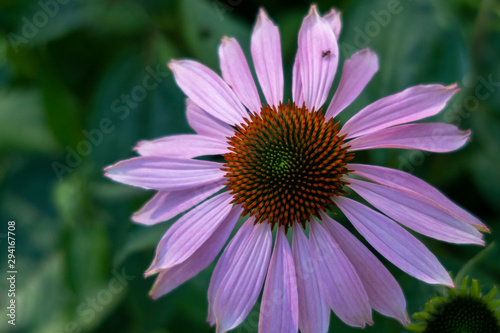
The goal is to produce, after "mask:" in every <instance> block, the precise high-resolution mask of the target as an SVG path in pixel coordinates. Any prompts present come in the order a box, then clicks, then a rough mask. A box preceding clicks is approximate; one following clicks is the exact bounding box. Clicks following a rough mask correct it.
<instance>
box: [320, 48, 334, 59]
mask: <svg viewBox="0 0 500 333" xmlns="http://www.w3.org/2000/svg"><path fill="white" fill-rule="evenodd" d="M331 53H332V52H331V51H330V50H328V51H323V53H322V55H321V57H322V58H326V57H328V56H329V55H330V54H331Z"/></svg>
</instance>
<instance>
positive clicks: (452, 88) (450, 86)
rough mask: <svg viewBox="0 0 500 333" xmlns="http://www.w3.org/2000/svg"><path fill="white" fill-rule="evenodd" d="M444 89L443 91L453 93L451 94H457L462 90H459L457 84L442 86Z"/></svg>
mask: <svg viewBox="0 0 500 333" xmlns="http://www.w3.org/2000/svg"><path fill="white" fill-rule="evenodd" d="M444 89H445V90H451V91H453V94H456V93H457V92H459V91H460V90H462V88H460V87H459V86H458V83H456V82H455V83H453V84H450V85H449V86H444Z"/></svg>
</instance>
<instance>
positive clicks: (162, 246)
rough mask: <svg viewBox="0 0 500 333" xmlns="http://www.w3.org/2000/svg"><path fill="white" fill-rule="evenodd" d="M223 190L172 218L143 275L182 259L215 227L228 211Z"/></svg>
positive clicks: (196, 248) (190, 254)
mask: <svg viewBox="0 0 500 333" xmlns="http://www.w3.org/2000/svg"><path fill="white" fill-rule="evenodd" d="M231 200H232V197H231V195H230V194H228V193H227V192H224V193H222V194H219V195H217V196H215V197H213V198H211V199H208V200H207V201H205V202H203V203H202V204H200V205H199V206H197V207H195V208H194V209H193V210H191V211H189V212H188V213H187V214H186V215H184V216H182V217H181V218H180V219H179V220H177V222H175V223H174V224H173V225H172V226H171V227H170V228H169V229H168V230H167V232H166V233H165V235H164V236H163V238H162V239H161V240H160V243H159V244H158V247H157V249H156V255H155V258H154V260H153V263H152V264H151V267H150V268H149V269H148V271H147V272H146V276H149V275H151V274H155V273H158V272H159V271H161V270H164V269H167V268H170V267H173V266H175V265H178V264H181V263H183V262H184V261H186V260H187V259H188V258H189V257H191V256H192V255H193V253H194V252H196V250H198V249H199V248H200V247H201V246H202V245H203V244H204V243H205V242H206V241H207V239H209V238H210V237H211V236H212V234H213V233H214V232H215V230H217V228H218V227H219V226H220V225H221V223H222V222H224V221H225V219H226V217H227V216H228V215H229V212H230V211H231V204H230V202H231Z"/></svg>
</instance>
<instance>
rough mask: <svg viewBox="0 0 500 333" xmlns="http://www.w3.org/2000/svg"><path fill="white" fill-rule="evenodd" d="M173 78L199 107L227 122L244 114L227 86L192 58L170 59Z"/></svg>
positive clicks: (238, 121) (240, 119)
mask: <svg viewBox="0 0 500 333" xmlns="http://www.w3.org/2000/svg"><path fill="white" fill-rule="evenodd" d="M168 66H169V67H170V69H171V70H172V72H173V73H174V77H175V82H177V85H178V86H179V87H180V88H181V89H182V91H184V93H185V94H186V95H187V96H188V97H189V98H190V99H191V100H192V101H193V102H194V103H195V104H196V105H198V106H199V107H201V108H202V109H203V110H205V111H206V112H208V113H210V114H211V115H212V116H214V117H215V118H217V119H219V120H222V121H224V122H225V123H227V124H229V125H236V124H241V123H242V122H243V118H244V117H246V116H247V115H248V113H247V111H246V110H245V108H244V107H243V105H241V103H240V101H239V99H238V98H237V97H236V95H235V94H234V92H233V91H232V90H231V88H229V87H228V85H227V84H226V82H224V80H222V79H221V78H220V77H219V76H218V75H217V74H215V72H214V71H212V70H211V69H210V68H208V67H206V66H204V65H202V64H200V63H198V62H196V61H192V60H178V61H174V60H172V61H171V62H170V63H169V64H168Z"/></svg>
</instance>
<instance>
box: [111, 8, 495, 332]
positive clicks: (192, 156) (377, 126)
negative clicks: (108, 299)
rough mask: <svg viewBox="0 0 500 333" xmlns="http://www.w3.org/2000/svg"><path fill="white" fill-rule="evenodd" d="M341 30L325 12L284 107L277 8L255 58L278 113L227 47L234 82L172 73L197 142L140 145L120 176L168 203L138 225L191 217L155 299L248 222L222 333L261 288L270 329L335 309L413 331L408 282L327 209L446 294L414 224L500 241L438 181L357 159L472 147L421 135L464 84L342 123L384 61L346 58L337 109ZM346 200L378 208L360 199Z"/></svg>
mask: <svg viewBox="0 0 500 333" xmlns="http://www.w3.org/2000/svg"><path fill="white" fill-rule="evenodd" d="M340 28H341V23H340V18H339V13H338V12H336V11H335V10H332V11H331V12H330V13H329V14H327V15H325V16H320V15H319V14H318V12H317V9H316V6H314V5H313V6H312V7H311V9H310V12H309V14H308V15H307V16H306V17H305V19H304V21H303V23H302V27H301V28H300V32H299V36H298V51H297V55H296V58H295V64H294V67H293V84H292V88H293V89H292V90H293V91H292V98H293V101H289V102H287V101H284V99H283V93H284V92H283V90H284V88H283V86H284V83H283V80H284V79H283V66H282V56H281V46H280V34H279V30H278V27H277V26H276V25H274V23H273V22H272V21H271V20H270V18H269V17H268V16H267V15H266V13H265V12H264V11H263V10H261V11H260V13H259V15H258V19H257V23H256V25H255V27H254V30H253V34H252V38H251V53H252V59H253V64H254V68H255V72H256V74H257V78H258V81H259V84H260V87H261V89H262V93H263V96H264V97H265V102H263V101H262V100H261V99H260V97H259V92H258V90H257V87H256V85H255V83H254V80H253V78H252V74H251V70H250V67H249V65H248V63H247V60H246V58H245V56H244V54H243V51H242V49H241V47H240V45H239V44H238V42H237V41H236V40H235V39H233V38H224V39H223V40H222V44H221V46H220V48H219V57H220V65H221V72H222V78H221V77H219V76H218V75H217V74H216V73H215V72H213V71H212V70H211V69H209V68H207V67H205V66H204V65H202V64H200V63H198V62H195V61H191V60H178V61H172V62H170V64H169V67H170V68H171V70H172V71H173V74H174V77H175V80H176V82H177V84H178V86H179V87H180V88H181V89H182V90H183V91H184V93H185V94H186V95H187V97H188V100H187V118H188V122H189V124H190V125H191V127H192V128H193V129H194V130H195V131H196V133H197V134H195V135H191V134H189V135H175V136H169V137H165V138H160V139H157V140H153V141H143V142H140V143H139V144H138V146H137V147H136V150H137V152H138V153H139V154H140V155H141V156H140V157H136V158H132V159H129V160H125V161H121V162H119V163H117V164H115V165H112V166H110V167H108V168H107V169H106V175H107V176H108V177H110V178H111V179H113V180H115V181H119V182H122V183H125V184H129V185H133V186H139V187H142V188H145V189H153V190H157V191H158V193H157V194H156V195H155V196H154V197H153V198H152V200H151V201H149V202H147V203H146V204H145V206H144V207H143V208H142V209H141V210H140V211H138V212H137V213H136V214H135V215H134V216H133V218H132V219H133V220H134V221H135V222H138V223H142V224H146V225H152V224H156V223H159V222H162V221H166V220H169V219H171V218H173V217H175V216H177V215H179V214H181V213H183V212H185V211H187V213H186V214H185V215H183V216H181V217H180V218H179V219H178V220H177V221H176V222H175V223H174V224H173V225H172V226H171V227H170V228H169V230H168V231H167V232H166V234H165V235H164V236H163V238H162V239H161V241H160V243H159V244H158V248H157V251H156V256H155V258H154V260H153V263H152V265H151V267H150V268H149V269H148V270H147V272H146V276H149V275H152V274H156V273H159V275H158V277H157V279H156V282H155V284H154V286H153V288H152V291H151V294H152V296H153V298H158V297H160V296H162V295H165V294H166V293H168V292H170V291H171V290H173V289H174V288H176V287H178V286H179V285H180V284H182V283H184V282H185V281H187V280H188V279H190V278H192V277H193V276H195V275H196V274H197V273H199V272H200V271H201V270H203V269H204V268H206V267H207V266H208V265H209V264H210V263H211V262H212V261H213V260H214V259H215V258H216V257H217V255H218V254H219V253H220V252H221V250H222V249H223V247H224V245H225V243H226V241H227V240H228V238H229V236H230V234H231V232H232V231H233V229H234V228H235V226H236V223H237V221H238V219H239V217H241V216H248V218H247V220H246V222H245V223H244V224H243V225H242V226H241V227H240V228H239V230H238V231H237V232H236V235H235V236H234V237H233V238H232V239H231V240H230V242H229V243H228V245H227V246H226V248H225V249H224V251H223V252H222V255H221V257H220V259H219V260H218V262H217V265H216V267H215V270H214V272H213V275H212V278H211V281H210V286H209V289H208V302H209V309H208V312H209V315H208V321H209V322H210V323H211V324H212V325H214V324H215V325H216V328H217V332H224V331H227V330H230V329H233V328H235V327H236V326H238V325H239V324H240V323H242V322H243V320H244V319H245V318H246V316H247V315H248V314H249V312H250V310H251V309H252V307H253V306H254V304H255V303H256V301H257V299H258V297H259V295H260V293H261V290H262V288H263V295H262V301H261V306H260V318H259V332H272V333H275V332H297V331H298V329H300V330H301V331H302V332H304V333H308V332H311V333H317V332H326V331H327V330H328V325H329V318H330V309H331V310H333V312H334V313H335V314H336V315H337V316H338V317H339V318H340V319H341V320H343V321H344V322H345V323H346V324H348V325H351V326H358V327H364V326H365V324H366V323H368V324H372V313H371V312H372V309H374V310H376V311H378V312H380V313H382V314H384V315H387V316H391V317H394V318H396V319H397V320H399V321H400V322H401V323H402V324H403V325H406V324H407V323H408V322H409V319H408V317H407V314H406V310H405V307H406V304H405V299H404V296H403V293H402V290H401V288H400V287H399V285H398V283H397V282H396V280H395V279H394V278H393V277H392V275H391V274H390V273H389V271H388V270H387V269H386V268H385V267H384V265H383V264H382V263H381V262H380V261H379V260H378V259H377V257H376V256H375V255H374V254H372V253H371V252H370V250H368V249H367V248H366V247H365V246H364V245H363V243H362V242H361V241H359V240H358V239H357V238H356V237H355V236H353V235H352V234H351V233H350V232H349V231H348V230H347V229H346V228H345V227H344V226H342V225H341V224H340V223H338V222H336V221H335V220H333V219H332V218H331V217H330V215H329V214H328V212H330V213H336V212H337V213H340V212H342V213H343V214H344V215H345V216H346V217H347V218H348V219H349V221H350V222H351V223H352V224H353V226H354V227H355V228H356V229H357V231H359V233H360V234H361V235H362V236H363V237H364V238H365V239H366V241H368V243H370V244H371V245H372V246H373V248H374V249H375V250H377V251H378V252H379V253H380V254H381V255H382V256H384V257H385V258H387V259H388V260H389V261H390V262H392V263H393V264H395V265H396V266H397V267H399V268H400V269H402V270H403V271H405V272H406V273H408V274H410V275H412V276H414V277H416V278H417V279H420V280H422V281H425V282H427V283H431V284H444V285H448V286H453V282H452V280H451V279H450V277H449V275H448V273H447V272H446V270H445V269H444V268H443V266H442V265H441V264H440V263H439V261H438V260H437V258H436V257H435V256H434V255H433V254H432V253H431V252H430V251H429V250H428V249H427V248H426V247H425V246H424V245H423V244H422V243H421V242H420V241H419V240H418V239H417V238H415V237H414V236H413V235H412V234H411V233H410V232H408V231H407V230H406V229H405V228H404V227H407V228H409V229H412V230H414V231H416V232H418V233H421V234H423V235H426V236H429V237H432V238H436V239H439V240H442V241H446V242H451V243H459V244H480V245H482V244H484V242H483V240H482V234H481V233H480V232H479V230H482V231H488V229H487V228H486V226H485V225H484V224H483V223H482V222H480V221H479V220H478V219H477V218H475V217H474V216H472V215H471V214H470V213H468V212H466V211H465V210H464V209H462V208H460V207H458V206H457V205H456V204H454V203H452V202H451V201H450V200H449V199H447V198H446V197H445V196H444V195H443V194H441V193H440V192H439V191H438V190H436V189H434V188H433V187H432V186H430V185H428V184H427V183H425V182H424V181H422V180H420V179H418V178H416V177H414V176H412V175H410V174H407V173H405V172H402V171H399V170H393V169H389V168H385V167H380V166H372V165H365V164H355V163H353V159H354V154H355V152H356V151H358V150H366V149H378V148H400V149H401V148H402V149H420V150H426V151H431V152H448V151H453V150H456V149H458V148H460V147H462V146H463V145H464V144H465V143H466V141H467V140H468V138H469V135H470V132H469V131H460V130H459V129H458V128H456V127H454V126H452V125H449V124H442V123H411V122H414V121H417V120H420V119H422V118H426V117H429V116H433V115H435V114H437V113H438V112H439V111H441V110H442V109H443V108H444V106H445V105H446V103H447V101H448V100H449V99H450V98H451V97H452V96H453V94H454V93H455V92H457V91H458V88H457V87H456V85H451V86H447V87H446V86H442V85H437V84H434V85H420V86H416V87H411V88H408V89H406V90H404V91H402V92H400V93H397V94H395V95H392V96H388V97H385V98H383V99H381V100H379V101H376V102H374V103H373V104H370V105H368V106H367V107H365V108H364V109H363V110H361V111H359V112H358V113H357V114H356V115H355V116H353V117H352V118H351V119H350V120H349V121H347V122H346V123H345V124H343V125H341V124H340V123H339V122H338V121H336V120H335V117H336V116H337V115H338V114H339V113H340V112H341V111H342V110H343V109H345V108H346V107H347V106H348V105H349V104H350V103H351V102H352V101H354V100H355V99H356V97H357V96H358V95H359V94H360V93H361V91H362V90H363V88H364V87H365V86H366V84H367V83H368V82H369V81H370V79H371V78H372V76H373V75H374V74H375V72H376V71H377V70H378V60H377V56H376V54H375V53H373V52H372V51H370V50H368V49H364V50H361V51H359V52H357V53H355V54H353V55H352V56H351V57H350V58H349V59H348V60H346V61H345V62H344V66H343V72H342V76H341V79H340V83H339V87H338V89H337V91H336V92H335V95H334V96H333V99H332V101H331V102H330V104H329V105H328V106H327V107H326V105H325V102H326V100H327V97H328V93H329V91H330V88H331V86H332V82H333V80H334V77H335V73H336V70H337V63H338V59H339V51H338V46H337V38H338V35H339V33H340ZM208 155H222V156H223V158H224V160H225V162H224V163H218V162H214V161H210V160H207V159H197V158H198V157H201V156H208ZM347 189H350V190H352V191H354V192H356V193H357V194H358V195H359V196H361V197H362V198H363V199H364V200H366V201H367V202H368V203H369V204H371V205H372V206H373V207H374V208H375V209H377V210H378V211H377V210H375V209H373V208H370V207H369V206H367V205H365V204H363V203H360V202H358V201H355V200H353V199H351V198H349V193H348V192H347V191H346V190H347ZM403 226H404V227H403ZM304 230H306V231H308V234H306V233H304ZM273 231H275V234H276V236H275V241H274V246H273V241H272V232H273ZM289 232H290V233H291V234H292V236H291V238H292V241H291V243H292V245H291V246H290V243H289V241H288V239H287V233H289ZM288 235H289V234H288Z"/></svg>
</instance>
